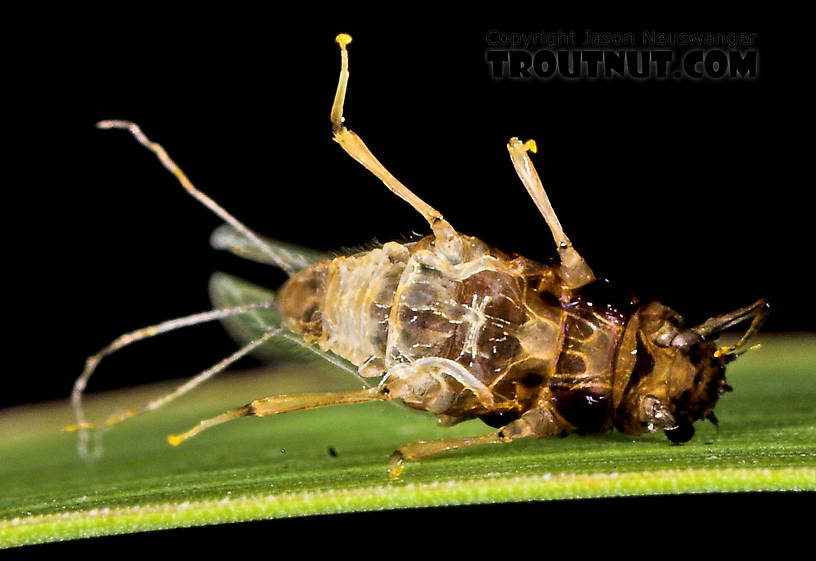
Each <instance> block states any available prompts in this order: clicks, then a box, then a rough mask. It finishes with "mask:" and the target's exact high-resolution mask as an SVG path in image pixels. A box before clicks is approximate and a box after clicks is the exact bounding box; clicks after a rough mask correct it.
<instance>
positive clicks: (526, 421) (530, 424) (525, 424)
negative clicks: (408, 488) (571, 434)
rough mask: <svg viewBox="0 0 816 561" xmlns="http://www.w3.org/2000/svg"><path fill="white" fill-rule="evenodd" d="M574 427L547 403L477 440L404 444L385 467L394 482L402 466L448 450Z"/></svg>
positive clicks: (543, 435) (548, 435)
mask: <svg viewBox="0 0 816 561" xmlns="http://www.w3.org/2000/svg"><path fill="white" fill-rule="evenodd" d="M573 428H574V427H573V426H572V425H570V424H569V423H568V422H567V421H566V420H565V419H564V418H563V417H562V416H561V415H559V414H558V412H556V411H555V409H554V408H553V407H552V405H551V404H550V403H549V402H544V403H543V404H542V405H541V406H539V407H536V408H535V409H531V410H529V411H527V412H526V413H525V414H524V415H522V416H521V417H519V418H518V419H516V420H515V421H512V422H511V423H508V424H507V425H505V426H503V427H502V428H500V429H499V430H497V431H494V432H489V433H487V434H483V435H481V436H470V437H464V438H443V439H440V440H420V441H419V442H412V443H410V444H404V445H402V446H400V447H399V448H397V449H396V450H395V451H394V453H393V454H391V458H390V460H389V463H388V473H389V474H390V475H391V478H392V479H398V478H399V476H400V474H402V470H403V469H405V465H404V462H406V461H410V460H418V459H420V458H426V457H428V456H433V455H435V454H440V453H442V452H448V451H449V450H456V449H458V448H464V447H465V446H471V445H473V444H501V443H504V442H512V441H513V440H516V439H517V438H524V437H528V436H529V437H532V438H551V437H553V436H558V435H560V434H562V433H564V432H565V431H568V430H571V429H573Z"/></svg>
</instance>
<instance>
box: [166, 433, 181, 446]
mask: <svg viewBox="0 0 816 561" xmlns="http://www.w3.org/2000/svg"><path fill="white" fill-rule="evenodd" d="M182 441H184V438H182V437H181V436H178V435H176V434H168V435H167V442H169V443H170V446H178V445H179V444H181V443H182Z"/></svg>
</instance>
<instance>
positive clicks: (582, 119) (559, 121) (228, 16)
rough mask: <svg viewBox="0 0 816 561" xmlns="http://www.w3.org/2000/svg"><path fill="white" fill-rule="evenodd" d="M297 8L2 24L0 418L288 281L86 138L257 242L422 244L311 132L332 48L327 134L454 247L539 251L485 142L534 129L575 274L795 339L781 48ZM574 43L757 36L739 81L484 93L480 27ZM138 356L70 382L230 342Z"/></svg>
mask: <svg viewBox="0 0 816 561" xmlns="http://www.w3.org/2000/svg"><path fill="white" fill-rule="evenodd" d="M315 15H316V14H307V15H306V16H302V15H301V16H298V17H295V16H292V15H284V14H281V15H280V16H279V17H277V18H272V19H270V17H269V16H268V15H261V14H256V13H250V12H246V13H240V12H238V11H237V10H236V11H233V12H230V13H222V12H209V13H207V12H201V11H195V12H190V13H187V14H183V15H171V14H168V13H164V12H162V13H153V12H142V13H139V12H137V11H134V12H133V13H119V12H116V13H113V12H110V13H105V12H96V13H94V14H93V15H91V14H82V13H76V12H73V13H71V14H64V17H65V20H64V21H59V20H60V15H59V14H57V15H55V16H54V17H53V18H50V19H49V23H48V24H47V25H45V24H43V23H42V21H41V19H39V18H35V17H34V16H29V17H28V18H27V19H25V20H20V21H19V22H18V23H19V24H20V26H21V27H22V28H23V29H24V30H25V31H24V32H22V33H20V34H19V37H17V40H16V41H14V44H13V47H12V48H10V49H9V51H8V52H7V55H9V57H8V58H9V62H8V64H7V67H6V70H5V77H6V79H5V87H4V89H5V93H6V94H7V95H9V97H10V99H11V100H10V101H8V100H7V101H6V111H5V117H6V118H5V121H6V125H7V130H6V137H7V139H8V140H10V141H11V143H10V146H7V148H6V152H5V156H6V157H5V168H6V169H5V171H6V174H7V175H6V178H7V181H6V189H5V190H4V191H5V192H4V197H5V201H6V203H5V205H4V208H5V209H6V210H7V211H8V216H7V222H6V224H7V230H6V234H5V240H6V242H7V243H6V259H5V264H6V267H5V275H4V276H5V282H6V290H5V294H6V297H7V309H9V310H11V313H10V314H9V315H8V316H7V318H8V320H7V321H8V322H9V323H8V324H7V326H8V328H9V330H8V331H9V332H8V333H7V335H6V345H5V348H6V349H7V352H6V354H7V357H8V361H9V362H8V363H7V364H8V365H7V366H6V367H5V368H4V370H5V373H4V386H3V388H4V389H3V393H2V394H1V395H0V407H2V406H8V405H14V404H21V403H28V402H34V401H41V400H45V399H62V398H65V397H67V395H68V394H69V392H70V387H71V384H72V383H73V380H74V378H75V377H76V375H77V374H78V373H79V372H80V371H81V369H82V365H83V362H84V359H85V357H86V356H88V355H89V354H91V353H92V352H94V351H96V350H97V349H99V348H101V347H102V346H104V345H105V344H107V343H108V342H110V341H111V340H112V339H113V338H114V337H115V336H117V335H119V334H121V333H123V332H126V331H129V330H131V329H134V328H137V327H141V326H144V325H148V324H151V323H156V322H158V321H161V320H164V319H168V318H172V317H177V316H182V315H186V314H189V313H193V312H197V311H202V310H205V309H208V307H209V302H208V298H207V293H206V285H207V279H208V276H209V275H210V274H211V273H212V272H213V271H216V270H224V271H229V272H233V273H236V274H239V275H242V276H245V277H247V278H250V279H252V280H254V281H256V282H258V283H261V284H266V285H268V286H270V287H275V286H277V285H279V284H280V283H281V282H282V281H283V280H284V278H285V277H284V276H283V275H282V274H281V273H280V272H278V271H275V270H272V269H270V268H268V267H263V266H260V265H256V264H251V263H245V262H242V261H241V260H239V259H237V258H234V257H231V256H229V255H226V254H222V253H220V252H216V251H214V250H212V249H210V248H209V246H208V236H209V233H210V232H211V231H212V229H213V228H214V227H216V226H217V225H218V224H219V220H218V219H217V218H216V217H214V216H212V215H211V214H210V213H209V211H207V210H206V209H204V208H203V207H201V206H200V205H199V204H198V203H196V202H195V201H193V200H192V199H190V198H189V197H188V196H187V195H186V194H185V193H184V192H183V191H182V189H181V188H180V187H179V186H178V185H177V183H176V182H175V180H174V178H173V177H172V176H170V175H169V174H168V173H167V172H166V171H165V170H164V169H163V168H162V167H161V166H160V165H159V163H158V162H157V161H156V160H155V158H154V157H153V156H152V154H150V153H149V152H148V151H146V150H145V149H144V148H142V147H141V146H139V145H137V144H136V143H135V142H134V140H133V139H132V138H131V137H130V136H129V135H128V134H127V133H124V132H121V131H99V130H96V129H95V128H94V126H93V125H94V123H95V122H96V121H98V120H100V119H108V118H123V119H130V120H134V121H136V122H138V123H139V124H140V125H141V126H142V128H143V130H144V131H145V132H146V133H147V134H148V135H149V136H150V137H151V138H152V139H153V140H155V141H158V142H160V143H162V144H163V145H164V146H165V148H166V149H167V150H168V151H169V153H170V154H171V156H172V157H173V158H174V159H175V160H176V161H177V162H178V163H179V165H180V166H181V167H182V168H183V169H184V170H185V171H186V172H187V173H188V175H189V176H190V178H191V179H192V180H193V182H194V183H196V185H197V186H198V187H199V188H201V189H202V190H204V191H205V192H206V193H208V194H209V195H211V196H212V197H213V198H214V199H215V200H217V201H219V202H220V203H221V204H222V205H223V206H224V207H225V208H227V209H229V210H230V211H231V212H233V213H234V214H235V215H236V216H237V217H238V218H240V219H241V220H242V221H243V222H244V223H245V224H247V225H249V226H250V227H251V228H253V229H255V230H256V231H258V232H260V233H263V234H266V235H269V236H271V237H276V238H280V239H285V240H288V241H293V242H297V243H300V244H302V245H305V246H309V247H314V248H319V249H326V250H331V249H337V248H340V247H348V246H356V245H360V244H362V243H365V242H367V241H370V240H372V239H377V240H379V241H387V240H390V239H400V238H402V237H404V236H406V235H410V234H411V232H412V231H416V232H420V233H425V232H426V225H425V224H424V223H423V221H422V219H421V218H420V217H419V216H418V215H417V214H416V213H414V212H413V211H412V210H411V209H410V208H409V207H408V206H407V205H406V204H405V203H403V202H402V201H400V200H398V199H397V198H396V197H394V196H393V195H391V194H389V193H388V192H387V190H386V189H385V187H383V186H382V185H381V184H380V183H379V181H378V180H377V179H376V178H374V177H373V176H371V175H370V174H369V173H368V172H367V171H365V170H364V169H363V168H362V167H361V166H359V165H358V164H357V163H355V162H354V161H352V160H351V159H350V158H349V157H348V156H347V155H346V154H345V153H344V152H343V151H342V150H341V149H340V148H339V147H338V146H337V145H336V144H335V143H334V142H332V140H331V134H330V124H329V110H330V107H331V102H332V99H333V96H334V91H335V87H336V82H337V73H338V70H339V55H338V49H337V46H336V45H335V44H334V43H333V39H334V36H335V35H336V34H337V33H338V32H341V31H343V32H348V33H350V34H352V35H353V37H354V42H353V43H352V44H351V46H350V56H351V80H350V88H349V94H348V98H347V103H346V112H345V114H346V117H347V121H346V122H347V125H348V126H349V128H351V129H352V130H354V131H355V132H357V133H358V134H360V135H361V136H362V138H363V139H364V140H365V141H366V143H367V144H368V146H369V148H371V150H372V151H373V152H374V153H375V154H376V155H377V157H378V158H379V159H380V160H381V161H382V162H383V163H384V164H385V165H386V166H387V167H388V168H389V170H391V171H392V172H393V173H394V174H395V175H396V176H397V177H398V178H399V179H400V180H401V181H402V182H403V183H405V184H406V185H408V186H409V187H410V188H411V189H413V190H414V191H415V192H416V193H417V194H418V195H419V196H421V197H422V198H424V199H425V200H426V201H428V202H429V203H430V204H432V205H433V206H434V207H436V208H437V209H439V210H440V211H442V212H443V213H444V215H445V217H446V218H447V219H448V220H449V221H450V222H451V223H452V224H453V225H454V226H455V227H456V228H457V229H458V230H460V231H462V232H465V233H468V234H472V235H476V236H478V237H480V238H482V239H484V240H485V241H488V242H490V243H493V244H495V245H497V246H498V247H500V248H502V249H504V250H506V251H511V252H518V253H521V254H523V255H525V256H527V257H530V258H536V259H542V260H544V259H548V258H551V257H553V256H554V255H555V251H554V248H553V243H552V239H551V237H550V233H549V230H548V229H547V227H546V224H545V222H544V220H543V219H542V218H541V217H540V215H539V214H538V212H537V210H536V209H535V207H534V205H533V203H532V202H531V201H530V199H529V198H528V196H527V194H526V192H525V190H524V188H523V186H522V185H521V183H520V182H519V180H518V178H517V176H516V175H515V173H514V171H513V168H512V165H511V163H510V160H509V158H508V155H507V152H506V148H505V145H506V142H507V140H508V139H509V138H510V137H511V136H518V137H521V138H522V139H526V138H535V139H536V141H537V142H538V146H539V153H538V154H537V155H535V156H533V161H534V163H535V165H536V166H537V168H538V171H539V173H540V175H541V177H542V179H543V181H544V183H545V186H546V187H547V189H548V193H549V195H550V198H551V200H552V202H553V205H554V206H555V208H556V211H557V213H558V216H559V218H560V220H561V222H562V224H563V225H564V228H565V230H566V232H567V233H568V235H569V236H570V238H571V239H572V241H573V242H574V244H575V246H576V247H577V248H578V249H579V251H580V252H581V253H582V254H583V255H584V257H585V258H586V259H587V261H588V262H589V264H590V265H591V266H592V268H593V270H594V271H595V272H596V274H598V275H600V276H605V277H608V278H610V279H612V280H613V281H615V282H617V283H618V284H620V285H621V286H626V287H631V288H632V289H633V290H635V291H636V293H637V294H639V295H640V297H641V298H642V299H649V298H656V299H659V300H661V301H662V302H664V303H666V304H668V305H670V306H672V307H674V308H675V309H676V310H678V311H679V312H680V313H681V314H683V315H685V316H686V317H687V319H688V320H689V321H690V322H693V323H694V322H700V321H702V320H704V319H706V318H707V317H709V316H711V315H714V314H718V313H721V312H724V311H728V310H731V309H733V308H736V307H739V306H742V305H745V304H748V303H750V302H753V301H754V300H756V299H757V298H759V297H766V298H768V299H769V300H771V302H772V305H773V307H774V310H773V313H772V315H771V317H770V319H769V320H768V322H767V324H766V328H765V331H767V332H772V331H796V330H806V329H811V330H812V328H813V322H812V319H811V318H810V316H809V313H810V309H809V308H810V287H811V285H812V280H811V274H810V273H809V268H808V265H809V260H810V255H811V252H812V249H811V246H812V239H813V236H812V233H811V229H810V221H809V217H810V216H811V214H812V213H811V212H810V211H809V207H810V205H811V203H809V202H808V199H807V195H808V193H809V191H810V190H812V179H811V177H812V173H811V172H810V171H808V172H804V171H803V170H804V169H806V168H805V165H806V164H807V161H808V158H809V157H810V154H809V153H808V154H806V153H805V146H806V145H805V143H804V142H803V140H801V139H800V137H799V136H798V135H799V133H801V132H802V131H803V130H806V129H807V125H806V124H805V122H804V120H805V118H806V115H805V114H804V113H803V109H802V105H801V104H800V103H801V101H802V96H803V94H802V93H800V92H802V90H803V86H802V84H801V79H800V77H801V75H802V71H801V69H799V68H797V66H796V63H795V62H794V61H792V59H791V57H790V56H789V55H790V48H789V46H790V43H789V40H790V36H789V35H788V34H787V33H784V32H780V30H778V29H771V28H770V27H769V25H768V22H767V21H759V20H754V21H740V20H739V19H734V18H726V19H722V20H718V21H717V20H711V21H705V22H703V21H699V20H697V21H692V20H690V21H691V23H683V22H680V21H677V20H671V21H669V20H664V21H649V22H648V23H643V22H641V21H638V22H633V21H626V20H621V21H618V22H614V23H611V22H609V21H590V20H587V19H576V18H572V19H559V18H553V17H550V16H549V15H545V14H528V15H526V16H525V17H524V18H523V19H522V21H521V22H520V21H518V20H516V21H514V22H507V21H503V20H500V19H498V18H496V19H491V18H484V20H483V21H482V22H478V23H475V22H472V21H467V20H463V19H462V18H458V17H457V18H451V19H447V18H444V19H443V18H441V17H439V16H438V15H435V14H425V16H426V17H424V18H423V21H422V23H416V22H406V21H404V20H403V19H402V18H401V17H395V16H393V15H389V16H385V15H382V14H379V13H377V14H375V15H376V18H377V19H378V21H376V22H372V23H361V22H360V20H357V19H355V18H353V17H345V16H339V15H338V16H334V17H332V18H331V20H330V21H329V22H327V23H325V24H324V23H318V22H315V21H314V18H315ZM369 15H371V14H369ZM586 28H590V29H593V30H597V31H633V32H635V33H636V34H639V32H640V31H641V30H643V29H656V30H660V31H745V32H755V33H759V37H758V40H757V47H758V48H759V51H760V73H759V78H758V79H756V80H751V81H744V80H743V81H731V80H723V81H711V80H703V81H699V82H690V81H677V80H668V81H665V82H656V81H646V82H637V81H632V80H616V81H597V82H590V81H586V80H580V81H576V82H568V81H564V80H553V81H539V80H532V81H529V82H514V81H510V80H493V79H491V77H490V75H489V72H488V70H489V69H488V66H487V64H486V62H485V50H486V49H487V44H486V41H485V34H486V32H487V31H488V30H489V29H499V30H503V31H539V30H542V29H547V30H557V29H562V30H574V31H576V32H577V33H578V36H579V37H580V36H581V32H582V31H583V30H584V29H586ZM159 339H160V340H155V341H150V342H145V343H143V344H140V345H139V348H135V347H134V348H132V349H128V350H127V351H123V352H122V353H121V356H115V357H111V358H110V359H108V360H106V361H105V362H103V364H102V366H101V368H100V372H99V376H98V378H97V379H95V380H94V383H93V384H92V386H91V390H99V389H105V388H111V387H118V386H124V385H128V384H132V383H136V382H148V381H151V380H155V379H163V378H176V377H184V376H189V375H192V374H194V373H196V372H198V371H199V370H201V369H203V368H205V367H207V366H209V365H210V364H212V363H213V362H215V361H217V360H219V359H220V358H222V357H223V356H226V355H227V354H229V353H230V352H232V350H234V348H235V347H234V344H233V343H232V342H231V341H230V340H229V339H228V338H227V337H226V335H224V334H223V332H222V330H221V328H220V327H219V326H217V325H212V326H202V327H199V328H193V329H189V330H185V332H180V333H176V334H173V335H167V336H165V337H161V338H159ZM246 364H247V365H249V364H251V362H247V363H246ZM606 505H607V506H606V507H604V508H606V509H607V510H610V511H611V510H614V509H615V508H616V507H615V503H606ZM664 507H665V505H664ZM664 507H659V508H664ZM672 508H673V507H672ZM699 508H707V507H706V506H703V507H699ZM649 510H651V507H650V509H649ZM496 514H497V511H495V510H494V511H491V512H489V513H488V514H487V516H488V517H489V516H494V515H496ZM475 516H476V517H477V518H478V517H479V516H483V514H480V513H475ZM650 517H651V516H650ZM657 518H660V516H657ZM493 522H495V521H493Z"/></svg>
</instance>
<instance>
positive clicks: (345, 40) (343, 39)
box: [334, 33, 351, 49]
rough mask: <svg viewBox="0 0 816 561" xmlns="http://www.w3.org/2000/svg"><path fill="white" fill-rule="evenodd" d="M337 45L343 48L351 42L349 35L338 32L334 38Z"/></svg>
mask: <svg viewBox="0 0 816 561" xmlns="http://www.w3.org/2000/svg"><path fill="white" fill-rule="evenodd" d="M334 40H335V41H336V42H337V44H338V45H340V48H341V49H345V48H346V45H348V44H349V43H351V35H349V34H348V33H340V34H339V35H338V36H337V37H335V38H334Z"/></svg>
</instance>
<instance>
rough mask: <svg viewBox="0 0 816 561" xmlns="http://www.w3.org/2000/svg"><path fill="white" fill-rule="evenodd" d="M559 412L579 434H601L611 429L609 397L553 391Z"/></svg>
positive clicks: (564, 390) (579, 392)
mask: <svg viewBox="0 0 816 561" xmlns="http://www.w3.org/2000/svg"><path fill="white" fill-rule="evenodd" d="M552 394H553V398H552V399H553V402H554V403H555V406H556V408H557V409H558V412H559V413H561V415H563V417H564V418H565V419H566V420H567V421H569V423H570V424H572V425H574V426H575V427H576V429H577V430H578V432H579V433H592V432H601V431H604V430H606V429H607V428H608V427H609V421H610V416H609V412H610V405H611V400H610V399H609V396H607V395H605V394H601V393H596V392H592V391H588V390H583V389H581V390H574V389H571V388H565V387H560V388H558V387H557V388H554V389H552Z"/></svg>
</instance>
